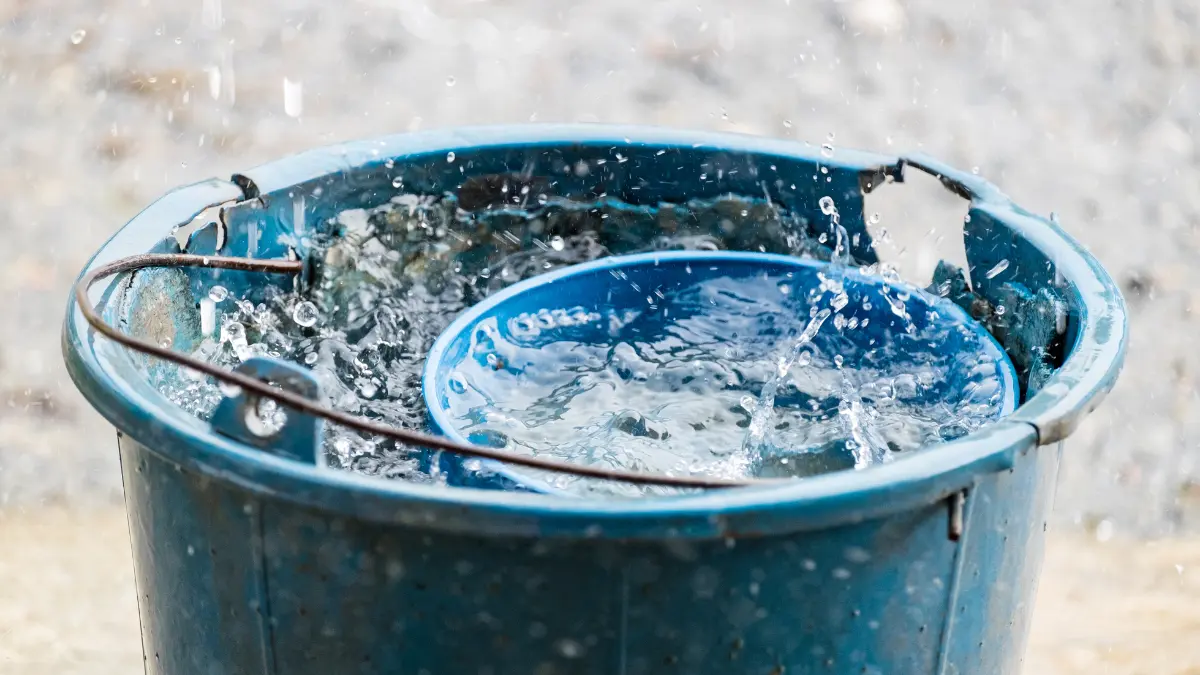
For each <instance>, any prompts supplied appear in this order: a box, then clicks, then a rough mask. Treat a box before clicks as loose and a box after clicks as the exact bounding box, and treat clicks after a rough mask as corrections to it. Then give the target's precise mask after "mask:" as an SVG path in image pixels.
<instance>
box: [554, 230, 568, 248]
mask: <svg viewBox="0 0 1200 675" xmlns="http://www.w3.org/2000/svg"><path fill="white" fill-rule="evenodd" d="M566 246H567V243H566V242H565V241H563V238H562V237H560V236H558V235H557V234H556V235H554V236H553V237H550V248H552V249H554V250H555V251H561V250H563V249H564V248H566Z"/></svg>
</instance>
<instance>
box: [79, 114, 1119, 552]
mask: <svg viewBox="0 0 1200 675" xmlns="http://www.w3.org/2000/svg"><path fill="white" fill-rule="evenodd" d="M596 144H608V145H614V146H621V145H636V146H649V147H651V148H665V149H670V148H673V147H674V148H698V149H707V150H713V149H720V150H725V151H730V152H737V153H756V154H762V155H763V156H764V158H770V159H776V160H778V161H803V162H818V161H819V162H821V164H822V165H825V166H837V167H841V168H843V169H859V170H864V171H867V170H869V171H874V172H880V173H881V172H885V171H888V172H894V174H893V175H900V172H901V171H902V170H903V168H904V167H905V165H906V164H911V165H912V166H914V167H916V168H918V169H921V170H923V171H927V172H929V173H931V174H933V175H935V176H937V177H939V178H940V179H941V180H942V182H943V184H945V185H947V187H949V188H951V189H954V190H955V191H956V192H958V193H959V194H961V195H963V196H966V197H968V198H970V199H971V208H972V209H981V210H984V211H987V212H988V213H990V214H992V215H993V216H994V217H996V218H997V219H999V220H1001V221H1003V222H1005V223H1006V224H1008V225H1009V226H1010V227H1012V228H1013V229H1014V231H1016V232H1018V233H1019V234H1020V235H1021V236H1024V237H1027V238H1028V239H1029V240H1030V241H1031V242H1032V243H1034V245H1036V246H1037V247H1038V248H1039V249H1040V250H1041V251H1043V253H1044V254H1045V255H1047V257H1049V258H1050V259H1051V260H1054V261H1055V263H1056V264H1057V265H1058V268H1059V270H1060V272H1061V273H1062V275H1063V278H1064V280H1065V281H1066V282H1067V283H1068V284H1069V285H1071V286H1072V287H1073V288H1074V290H1075V291H1076V292H1077V293H1078V294H1079V296H1080V297H1081V305H1082V309H1081V315H1080V326H1081V328H1080V331H1079V335H1078V338H1077V340H1076V344H1075V350H1074V351H1073V352H1072V354H1071V356H1070V357H1068V359H1067V361H1066V362H1065V363H1064V365H1063V366H1062V367H1061V368H1060V369H1059V370H1058V371H1057V372H1056V373H1055V374H1054V375H1053V376H1052V377H1051V379H1050V380H1049V382H1048V383H1047V384H1046V386H1045V387H1044V388H1043V389H1042V390H1041V391H1040V392H1039V393H1038V394H1037V395H1035V396H1034V397H1032V398H1031V399H1030V400H1029V401H1027V402H1026V403H1025V404H1024V405H1022V406H1021V407H1020V408H1018V409H1017V411H1016V412H1015V413H1014V414H1012V415H1010V416H1009V417H1007V418H1005V419H1004V420H1002V421H1000V422H999V423H997V424H994V425H990V426H988V427H986V428H985V429H984V430H981V431H980V432H978V433H977V434H973V435H971V436H968V437H966V438H963V439H959V440H957V441H953V442H951V443H948V444H946V445H944V446H940V447H938V448H935V449H932V450H930V451H928V452H921V453H915V454H913V455H910V456H908V457H903V458H901V459H899V460H897V461H895V462H892V463H889V464H887V465H883V466H879V467H874V468H873V469H872V470H870V471H854V472H834V473H830V474H825V475H822V476H817V477H814V478H810V479H806V480H803V481H796V482H795V483H794V484H788V485H784V486H781V487H770V488H743V489H735V490H726V491H719V492H717V491H713V492H708V493H704V494H701V495H696V496H686V497H678V498H661V499H651V500H631V501H628V502H626V501H620V500H591V499H571V500H565V499H559V498H555V497H552V496H546V495H535V494H528V493H516V492H500V491H485V490H462V489H454V488H443V487H437V486H426V485H419V484H412V483H405V482H402V481H389V480H386V479H382V478H372V477H367V476H361V475H356V474H353V473H350V472H344V471H333V470H328V469H323V468H319V467H317V466H315V465H308V464H302V463H300V462H295V461H290V460H285V459H281V458H278V457H274V456H272V455H269V454H267V453H263V452H261V451H258V450H256V449H253V448H250V447H249V446H245V445H242V444H239V443H235V442H232V441H229V440H228V439H225V438H223V437H220V436H218V435H216V434H215V433H213V432H212V431H211V429H210V428H209V427H208V425H207V424H205V423H204V422H202V421H200V420H198V419H196V418H194V417H192V416H191V415H188V414H187V413H186V412H184V411H183V410H182V409H179V408H177V407H175V406H173V405H171V404H170V403H168V402H167V401H166V400H165V399H164V398H161V397H156V399H155V400H147V399H145V398H143V397H142V396H141V395H140V393H139V392H138V391H136V390H135V389H134V388H133V387H131V386H130V385H129V383H127V382H124V381H122V380H121V378H119V377H117V376H115V373H114V371H113V370H112V367H111V363H110V362H108V361H107V359H106V358H104V357H102V356H101V355H100V354H99V353H98V352H97V338H96V336H95V335H94V334H93V333H92V332H91V330H90V328H89V327H88V325H87V323H86V321H85V320H84V318H83V315H82V313H81V312H80V311H79V310H78V308H77V307H74V305H73V304H70V305H69V309H68V312H67V316H66V320H65V325H64V333H63V351H64V356H65V358H66V363H67V367H68V372H69V373H70V375H71V377H72V379H73V380H74V381H75V383H76V385H77V386H78V388H79V389H80V391H81V392H82V393H83V395H84V396H85V397H86V398H87V399H88V400H89V402H91V403H92V405H93V406H94V407H95V408H96V409H97V410H98V411H99V412H100V413H101V414H102V415H104V416H105V417H106V418H107V419H108V420H109V421H110V422H111V423H113V424H114V425H115V426H116V427H117V428H118V430H119V431H120V432H122V433H124V434H127V435H129V436H131V437H132V438H133V439H134V440H136V441H137V442H138V443H140V444H142V445H144V446H146V447H147V448H149V449H150V451H151V452H154V453H156V454H158V455H160V456H162V457H164V458H166V459H168V460H169V461H171V462H175V463H177V464H178V465H180V466H181V467H185V468H188V469H190V470H194V471H197V472H199V473H203V474H205V475H209V476H212V477H215V478H217V479H219V480H222V481H226V482H229V483H234V484H237V485H240V486H242V487H243V488H245V489H247V490H249V491H251V492H254V493H256V494H257V495H259V496H260V497H267V498H276V499H281V500H286V501H290V502H292V503H296V504H301V505H304V506H308V507H312V508H317V509H320V510H323V511H330V512H335V513H338V514H340V515H343V516H347V517H357V518H361V519H364V520H370V521H375V522H382V523H393V524H403V525H411V526H416V527H423V528H427V529H441V530H449V531H459V532H464V533H472V534H477V535H493V534H495V535H502V534H509V535H524V536H563V537H572V538H581V537H592V536H601V537H606V538H609V537H611V538H639V537H644V538H659V537H661V536H663V535H664V534H669V535H671V536H683V537H693V538H714V537H739V536H762V535H766V534H770V533H777V532H790V531H799V530H805V529H813V528H821V527H828V526H832V525H836V524H844V523H849V522H858V521H861V520H863V519H866V518H870V517H881V516H884V515H887V514H891V513H896V512H900V511H904V510H908V509H912V508H917V507H920V506H924V505H928V504H931V503H933V502H935V501H937V500H940V499H943V498H945V497H947V496H948V495H951V494H953V493H955V492H957V491H959V490H962V489H965V488H966V487H968V486H969V485H971V484H972V483H973V482H974V481H975V480H976V479H977V477H978V476H980V475H982V474H985V473H991V472H996V471H1002V470H1007V469H1009V468H1011V467H1012V465H1013V462H1014V461H1015V458H1016V455H1017V454H1018V453H1020V452H1023V451H1026V450H1028V449H1030V448H1032V447H1033V446H1034V445H1036V444H1038V443H1039V442H1040V444H1048V443H1051V442H1055V441H1058V440H1061V439H1062V438H1064V437H1065V436H1066V435H1067V434H1069V433H1070V432H1071V431H1072V430H1073V429H1074V427H1075V425H1076V424H1077V423H1078V422H1079V420H1080V419H1082V417H1083V416H1085V415H1086V414H1087V413H1088V412H1090V410H1091V409H1093V408H1094V407H1095V406H1096V405H1097V404H1098V403H1099V402H1100V400H1101V399H1102V398H1103V396H1104V394H1105V393H1106V392H1107V391H1108V390H1109V389H1110V388H1111V387H1112V385H1113V384H1114V383H1115V381H1116V377H1117V374H1118V372H1119V370H1120V367H1121V364H1122V361H1123V357H1124V351H1125V345H1126V341H1127V339H1128V324H1127V317H1126V312H1125V307H1124V301H1123V300H1122V298H1121V295H1120V292H1119V290H1118V289H1117V287H1116V284H1115V283H1114V282H1113V280H1112V278H1111V277H1110V276H1109V275H1108V274H1107V272H1105V271H1104V270H1103V268H1101V267H1100V265H1099V262H1098V261H1096V260H1095V258H1094V257H1092V256H1091V255H1090V254H1089V253H1087V251H1085V250H1084V249H1083V247H1082V246H1081V245H1080V244H1079V243H1078V242H1076V241H1075V240H1074V239H1073V238H1071V237H1070V236H1069V235H1067V234H1066V233H1065V232H1064V231H1063V230H1062V229H1061V228H1059V227H1058V225H1057V224H1056V223H1054V222H1052V221H1051V220H1048V219H1045V218H1041V217H1038V216H1035V215H1033V214H1030V213H1028V212H1026V211H1024V210H1023V209H1020V208H1019V207H1016V206H1015V205H1013V204H1012V202H1011V201H1010V200H1009V199H1008V198H1007V197H1006V196H1005V195H1004V194H1003V193H1001V192H1000V190H999V189H998V188H996V187H995V186H992V185H991V184H990V183H987V182H986V181H984V180H983V179H982V178H980V177H978V176H974V175H973V174H968V173H965V172H961V171H957V170H955V169H952V168H950V167H948V166H946V165H944V164H941V163H939V162H937V161H936V160H932V159H929V158H926V157H924V156H915V155H914V156H886V155H878V154H874V153H860V152H851V151H843V150H841V149H839V150H838V151H837V152H836V153H835V156H834V158H833V159H826V158H823V157H819V156H818V150H817V148H815V147H814V146H811V145H807V144H802V143H798V142H794V141H786V140H778V139H769V138H763V137H754V136H744V135H738V134H726V133H713V132H692V131H679V130H667V129H660V128H653V127H630V126H605V125H573V124H568V125H562V124H556V125H517V126H501V127H473V128H463V129H457V130H454V131H437V132H424V133H419V134H399V135H394V136H389V137H385V138H383V139H374V140H364V141H357V142H351V143H347V144H342V145H336V146H332V147H327V148H323V149H319V150H311V151H308V152H305V153H302V154H299V155H294V156H292V157H288V158H284V159H281V160H278V161H276V162H272V163H270V164H267V165H264V166H262V167H259V168H257V169H253V170H251V171H249V172H246V173H245V174H241V176H242V177H246V178H249V179H251V180H252V182H253V184H254V185H255V192H256V193H261V196H262V197H263V198H267V199H269V198H270V197H271V195H269V194H267V193H270V192H275V191H286V190H287V189H288V188H289V187H291V186H294V185H295V184H297V183H300V182H305V181H308V180H313V179H315V178H320V177H322V176H325V175H329V174H337V173H339V172H344V171H350V170H356V169H361V168H363V167H365V166H367V165H373V164H377V163H382V162H384V161H386V160H388V159H389V158H390V159H393V160H398V161H404V160H407V159H411V158H414V157H418V156H426V155H430V154H432V153H436V152H443V153H444V152H446V151H448V150H456V149H460V148H488V147H490V148H501V147H511V146H514V145H532V146H542V147H545V146H552V145H563V146H579V145H596ZM241 184H242V185H245V183H244V182H242V183H241ZM248 196H249V195H248V194H247V191H246V190H244V189H239V188H238V187H237V185H235V184H234V183H233V182H223V181H218V180H208V181H203V182H201V183H197V184H194V185H191V186H186V187H182V188H178V189H176V190H173V191H171V192H169V193H167V194H166V195H164V196H163V197H162V198H160V199H159V200H158V201H156V202H154V203H152V204H151V205H149V206H148V207H147V208H146V209H145V210H143V211H142V212H141V213H140V214H138V215H137V216H136V217H134V219H133V220H131V221H130V222H129V223H127V224H126V225H125V227H123V228H122V229H121V230H119V231H118V232H117V233H115V234H114V235H113V236H112V237H111V238H110V239H109V240H108V242H106V243H105V244H104V246H103V247H101V248H100V250H99V251H97V253H96V254H95V255H94V256H93V257H92V259H91V260H90V261H89V263H88V264H87V266H86V268H85V270H84V272H83V274H86V273H87V271H89V270H92V269H94V268H95V267H97V266H99V265H102V264H105V263H107V262H109V261H111V260H113V259H115V258H118V257H121V256H124V255H131V254H136V253H144V252H146V251H148V250H150V249H152V248H153V247H154V246H156V245H157V244H159V243H160V242H161V241H162V240H163V239H165V238H166V237H168V236H169V235H170V234H171V232H172V231H173V229H174V228H175V227H176V226H177V225H179V224H182V223H187V222H189V221H190V220H191V219H192V218H193V217H194V216H196V215H197V214H199V213H200V212H201V211H203V210H205V209H206V208H209V207H213V206H217V205H220V204H227V203H232V202H235V201H237V200H239V199H244V198H247V197H248ZM81 276H82V274H81ZM114 282H115V279H114V280H110V281H108V282H105V283H100V284H97V285H96V286H95V287H94V288H93V289H92V292H91V293H90V294H89V297H90V298H91V300H92V301H93V302H96V301H99V300H100V299H101V297H102V296H103V294H104V293H105V292H106V291H107V290H108V289H109V288H111V286H112V283H114ZM151 422H153V423H151ZM597 527H598V528H599V529H596V528H597Z"/></svg>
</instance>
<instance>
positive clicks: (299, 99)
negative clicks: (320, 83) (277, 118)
mask: <svg viewBox="0 0 1200 675" xmlns="http://www.w3.org/2000/svg"><path fill="white" fill-rule="evenodd" d="M283 112H284V113H286V114H287V116H288V117H299V116H300V115H301V113H303V112H304V84H303V83H301V82H300V81H299V80H296V81H292V80H290V79H288V78H286V77H285V78H283Z"/></svg>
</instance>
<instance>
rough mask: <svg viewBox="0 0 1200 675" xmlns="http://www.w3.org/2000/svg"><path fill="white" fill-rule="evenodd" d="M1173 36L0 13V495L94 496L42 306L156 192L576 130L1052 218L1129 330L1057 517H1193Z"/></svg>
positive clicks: (557, 13)
mask: <svg viewBox="0 0 1200 675" xmlns="http://www.w3.org/2000/svg"><path fill="white" fill-rule="evenodd" d="M1197 35H1200V18H1198V10H1197V9H1196V6H1195V4H1194V3H1192V2H1191V1H1190V0H1175V1H1174V2H1172V1H1171V0H1146V1H1143V2H1129V1H1113V2H1099V1H1094V2H1084V1H1083V0H1076V1H1074V2H1060V3H1043V2H1036V1H1035V0H1013V1H1011V2H1005V3H984V2H938V1H936V0H912V1H909V2H903V1H901V0H843V1H841V2H836V1H832V0H823V1H815V2H789V1H787V0H770V1H766V0H763V1H758V0H748V1H745V2H732V1H726V2H709V1H705V0H701V1H700V2H699V3H697V2H696V1H695V0H688V1H687V2H676V1H674V0H661V1H658V2H644V1H641V2H635V1H634V0H606V1H605V2H584V1H582V0H503V1H501V0H492V1H486V0H441V1H440V2H437V3H427V4H425V3H415V2H386V1H385V0H348V1H347V2H345V3H322V2H316V1H315V0H294V1H293V2H288V3H281V2H280V3H266V2H261V3H247V4H239V5H236V6H235V5H234V4H233V3H229V4H227V5H225V6H222V5H221V2H220V0H204V2H202V3H173V2H165V1H164V0H139V1H138V2H134V1H132V0H131V1H128V2H114V1H112V0H104V1H97V0H43V1H41V2H38V3H31V2H25V1H23V0H0V120H3V121H4V123H5V124H4V129H5V131H4V132H3V133H0V156H3V157H5V158H6V161H5V162H4V163H3V164H2V165H0V197H3V198H2V199H0V232H2V233H3V234H4V235H5V238H6V242H7V247H6V249H5V250H6V253H7V263H6V264H5V265H3V266H0V295H2V297H4V298H5V301H4V305H3V307H4V308H5V312H6V314H7V315H8V320H9V326H10V327H9V329H8V330H7V331H6V332H5V334H4V336H3V338H0V403H3V404H6V405H0V503H9V504H30V503H41V502H45V501H63V500H66V501H72V502H81V501H96V500H98V501H111V500H113V499H114V498H116V497H117V495H119V485H118V476H117V472H116V456H115V453H114V451H113V450H114V444H113V442H112V440H111V438H112V435H111V432H110V431H109V430H108V428H107V427H106V425H105V424H104V423H103V422H102V421H101V420H100V419H99V418H98V417H97V416H96V415H94V414H93V413H92V412H91V411H90V410H89V409H88V407H87V406H86V404H85V403H84V402H83V401H82V400H81V399H80V398H79V397H78V396H77V395H76V394H74V393H73V391H72V387H71V384H70V382H69V380H68V378H67V377H66V375H65V373H64V371H63V368H62V366H61V365H60V361H61V360H60V356H59V349H58V331H59V322H60V318H61V312H62V308H63V305H64V302H65V299H66V297H67V289H68V286H69V284H70V282H71V281H72V279H73V277H74V276H75V274H76V273H77V272H78V270H79V269H80V267H81V266H82V265H83V263H84V261H85V260H86V258H87V256H88V255H89V254H90V253H91V252H92V251H93V250H94V249H95V248H96V247H97V246H98V245H99V244H100V243H101V242H102V241H103V240H104V239H105V238H106V237H107V236H108V235H109V234H111V233H112V232H113V231H114V230H116V229H117V228H118V227H119V226H120V225H121V223H123V222H124V221H125V220H126V219H128V218H129V217H130V216H132V215H133V214H134V213H135V212H136V211H137V210H138V209H139V208H140V207H142V206H144V205H145V204H147V203H149V202H150V201H152V200H153V199H155V198H156V197H157V196H158V195H159V194H161V193H162V192H163V191H165V190H167V189H168V188H170V187H172V186H175V185H179V184H181V183H187V182H191V181H195V180H198V179H202V178H206V177H209V176H213V175H216V176H227V175H228V174H230V173H231V172H233V171H236V170H239V169H244V168H246V167H248V166H251V165H254V164H257V163H260V162H263V161H266V160H269V159H271V158H274V157H277V156H279V155H281V154H285V153H289V152H293V151H297V150H300V149H303V148H308V147H312V146H316V145H321V144H326V143H330V142H334V141H339V140H344V139H350V138H357V137H364V136H370V135H374V134H381V133H388V132H395V131H403V130H406V129H418V128H430V127H441V126H450V125H456V124H463V123H494V122H526V121H529V120H537V121H600V122H636V123H651V124H660V125H671V126H677V127H694V128H709V129H718V130H736V131H742V132H748V133H756V134H770V135H775V136H785V137H796V138H801V139H810V140H814V141H816V142H822V141H824V140H825V138H826V137H827V136H828V135H829V134H831V133H832V134H835V138H836V141H835V142H836V144H837V145H839V146H853V147H865V148H876V149H884V150H887V149H894V150H897V151H899V150H909V149H922V150H925V151H927V152H929V153H931V154H934V155H936V156H939V157H941V158H944V159H946V160H948V161H950V162H952V163H955V164H958V165H961V166H964V167H979V169H980V171H981V173H983V174H984V175H986V176H988V177H989V178H991V179H993V180H995V181H996V182H998V183H999V184H1000V185H1002V186H1004V187H1005V188H1006V190H1007V191H1009V192H1010V193H1011V194H1012V195H1014V197H1016V198H1017V199H1018V200H1019V201H1020V202H1021V203H1023V204H1024V205H1026V206H1028V207H1030V208H1032V209H1034V210H1037V211H1039V212H1043V213H1045V212H1049V211H1052V210H1053V211H1057V212H1058V213H1059V214H1060V216H1061V220H1062V222H1063V223H1064V225H1065V226H1066V227H1067V228H1068V229H1069V230H1071V231H1072V232H1073V233H1075V234H1076V235H1077V236H1078V237H1079V238H1081V239H1082V240H1083V241H1084V242H1085V243H1086V244H1087V245H1088V246H1089V247H1090V248H1091V249H1092V250H1093V251H1094V252H1095V253H1096V254H1097V255H1098V256H1099V257H1100V258H1101V260H1102V261H1103V262H1104V263H1105V264H1106V265H1107V266H1108V267H1109V269H1111V270H1112V271H1113V272H1114V274H1115V275H1116V277H1117V278H1118V279H1119V280H1120V281H1121V283H1122V284H1123V285H1124V287H1125V289H1126V291H1127V294H1128V299H1129V301H1130V304H1131V308H1132V313H1133V318H1134V322H1135V326H1134V342H1133V345H1132V348H1131V352H1130V355H1129V360H1128V366H1127V368H1126V373H1125V376H1124V378H1123V380H1122V382H1121V384H1120V386H1119V387H1118V389H1117V391H1115V392H1114V394H1113V395H1112V397H1111V398H1110V399H1109V402H1108V403H1107V404H1106V406H1105V407H1104V408H1103V409H1102V411H1101V412H1100V413H1098V414H1096V415H1095V416H1093V418H1092V419H1091V420H1090V421H1089V422H1088V424H1087V425H1086V426H1085V427H1084V428H1083V429H1081V430H1080V431H1079V433H1078V434H1077V438H1075V439H1073V441H1072V443H1071V447H1070V448H1069V453H1068V455H1069V460H1068V463H1067V466H1066V467H1065V469H1064V471H1063V473H1062V483H1061V487H1060V489H1059V506H1058V515H1059V518H1060V520H1062V521H1066V522H1075V523H1079V524H1082V525H1085V526H1089V527H1096V526H1100V527H1101V529H1102V530H1103V531H1104V532H1108V531H1109V530H1110V529H1111V530H1115V531H1117V532H1118V533H1121V532H1129V533H1133V534H1138V535H1157V534H1164V533H1170V532H1175V531H1180V530H1186V529H1195V526H1196V525H1197V524H1200V461H1197V459H1196V453H1195V452H1193V450H1194V448H1195V446H1196V444H1197V442H1198V441H1200V416H1197V415H1189V414H1188V411H1189V410H1190V409H1193V408H1192V406H1194V404H1195V399H1196V389H1195V386H1194V381H1195V378H1196V374H1197V369H1200V353H1198V352H1197V351H1196V350H1194V349H1192V348H1190V344H1191V338H1190V337H1189V336H1190V335H1191V331H1192V330H1193V329H1194V328H1195V326H1196V323H1197V318H1196V314H1195V313H1194V312H1193V308H1194V307H1198V306H1200V290H1197V289H1200V283H1198V282H1200V272H1198V271H1197V267H1196V266H1195V265H1193V264H1191V261H1192V260H1193V259H1194V258H1195V257H1196V253H1197V248H1200V236H1198V234H1197V233H1198V232H1200V230H1198V227H1200V192H1198V191H1196V190H1195V186H1196V185H1200V152H1198V151H1197V145H1196V138H1195V136H1194V135H1193V134H1194V130H1195V128H1196V124H1197V120H1198V118H1197V110H1200V78H1198V77H1197V70H1198V66H1200V41H1198V40H1197V37H1196V36H1197ZM285 91H290V92H291V95H290V96H285ZM285 99H287V100H285ZM905 189H906V188H899V190H900V192H899V193H898V194H894V195H892V196H887V195H885V196H881V197H880V198H879V199H880V200H882V201H883V203H882V205H881V210H882V211H883V213H884V222H885V224H886V225H887V226H888V227H889V228H890V229H891V230H892V231H893V232H894V233H896V234H897V236H898V238H900V239H901V240H907V241H909V242H910V250H909V251H908V253H907V255H906V256H904V257H903V259H902V262H903V263H904V264H905V266H906V268H908V269H910V270H916V271H917V273H920V272H921V271H924V272H926V273H927V272H928V270H929V269H931V268H932V265H933V262H934V260H935V259H936V258H935V256H934V255H933V254H931V252H930V251H931V249H932V248H936V247H933V246H932V243H931V242H935V241H937V239H938V238H939V237H942V236H943V233H944V234H945V235H947V236H946V239H945V241H943V242H942V245H941V246H942V248H946V249H947V251H950V252H952V250H953V247H952V246H950V244H949V242H951V241H953V235H954V233H955V232H956V231H957V225H956V218H957V215H958V213H959V212H960V211H961V210H962V206H961V204H957V203H955V201H954V200H953V199H951V198H949V197H948V196H947V195H945V194H943V193H942V192H941V191H940V190H939V189H937V188H935V187H932V186H930V185H929V183H928V182H925V183H923V184H922V183H920V182H917V185H915V186H914V187H912V188H909V190H910V191H909V192H905ZM931 231H932V232H933V236H932V237H930V236H928V235H929V233H930V232H931ZM1106 520H1107V521H1108V523H1107V524H1105V523H1104V521H1106Z"/></svg>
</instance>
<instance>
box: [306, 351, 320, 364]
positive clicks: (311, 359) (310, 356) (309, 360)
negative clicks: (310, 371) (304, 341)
mask: <svg viewBox="0 0 1200 675" xmlns="http://www.w3.org/2000/svg"><path fill="white" fill-rule="evenodd" d="M317 358H318V357H317V353H316V352H309V353H307V354H305V355H304V363H306V364H308V365H310V366H311V365H312V364H314V363H316V362H317Z"/></svg>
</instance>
